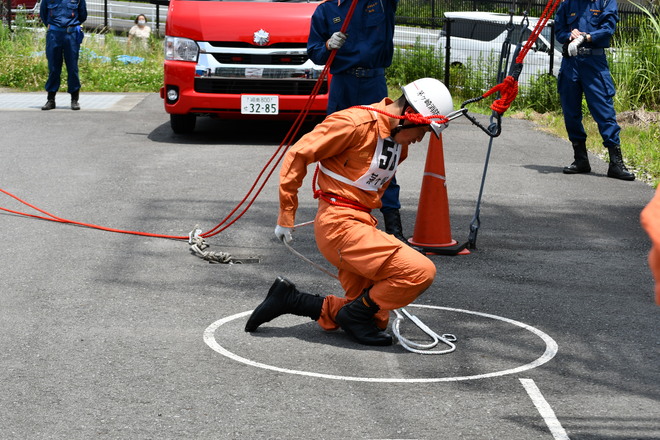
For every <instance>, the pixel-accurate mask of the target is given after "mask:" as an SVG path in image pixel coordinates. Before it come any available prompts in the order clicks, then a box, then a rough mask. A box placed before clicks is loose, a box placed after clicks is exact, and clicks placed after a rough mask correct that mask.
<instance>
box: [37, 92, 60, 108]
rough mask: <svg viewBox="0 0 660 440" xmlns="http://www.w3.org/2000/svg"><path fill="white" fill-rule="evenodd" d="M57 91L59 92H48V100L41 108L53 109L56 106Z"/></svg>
mask: <svg viewBox="0 0 660 440" xmlns="http://www.w3.org/2000/svg"><path fill="white" fill-rule="evenodd" d="M55 93H57V92H48V98H47V101H46V103H45V104H44V106H43V107H41V110H52V109H54V108H55Z"/></svg>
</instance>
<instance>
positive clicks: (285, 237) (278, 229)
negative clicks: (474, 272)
mask: <svg viewBox="0 0 660 440" xmlns="http://www.w3.org/2000/svg"><path fill="white" fill-rule="evenodd" d="M292 232H293V228H285V227H284V226H280V225H276V226H275V237H277V239H278V240H281V241H283V242H286V243H291V242H292V241H293V236H292V235H291V233H292Z"/></svg>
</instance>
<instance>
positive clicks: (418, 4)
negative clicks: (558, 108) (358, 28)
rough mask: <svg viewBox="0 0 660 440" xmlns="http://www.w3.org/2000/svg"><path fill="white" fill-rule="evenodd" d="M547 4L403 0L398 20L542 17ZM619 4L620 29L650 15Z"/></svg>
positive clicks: (435, 24) (642, 0)
mask: <svg viewBox="0 0 660 440" xmlns="http://www.w3.org/2000/svg"><path fill="white" fill-rule="evenodd" d="M636 3H638V4H640V5H642V6H644V7H646V8H647V9H649V10H650V11H652V12H654V13H655V14H658V13H659V12H660V10H659V7H658V4H657V2H655V3H652V2H650V1H648V0H639V1H637V2H636ZM546 5H547V1H546V0H527V1H515V0H510V1H506V0H442V1H440V0H400V2H399V7H398V10H397V19H396V20H397V24H402V25H409V26H419V27H426V28H431V29H440V28H442V27H443V25H444V23H445V21H444V13H445V12H448V11H461V12H462V11H484V12H503V13H509V12H513V13H514V14H515V15H523V14H524V13H527V15H529V16H531V17H540V16H541V14H542V13H543V10H544V9H545V7H546ZM618 7H619V17H620V19H621V21H620V23H619V25H618V26H617V32H618V33H635V32H636V31H637V29H638V28H639V26H640V24H641V23H642V22H643V21H644V20H646V16H645V15H644V13H643V12H641V11H640V10H639V9H638V8H637V7H636V6H635V5H633V4H631V3H630V2H628V1H627V0H619V2H618Z"/></svg>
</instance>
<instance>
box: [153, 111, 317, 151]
mask: <svg viewBox="0 0 660 440" xmlns="http://www.w3.org/2000/svg"><path fill="white" fill-rule="evenodd" d="M315 124H316V122H314V121H306V122H305V123H303V124H302V126H301V127H300V130H299V132H298V135H297V136H296V140H297V139H299V138H300V137H301V136H302V135H303V134H305V133H307V132H309V131H311V130H312V129H313V128H314V126H315ZM292 125H293V121H243V120H225V119H217V118H208V117H198V118H197V124H196V127H195V131H194V132H192V133H190V134H176V133H174V132H173V131H172V128H171V127H170V123H169V122H166V123H164V124H161V125H159V126H158V127H156V128H155V129H154V130H152V131H151V133H149V135H148V138H149V140H151V141H153V142H160V143H172V144H186V145H209V144H235V145H255V144H264V145H279V144H280V143H281V142H282V141H283V140H284V138H285V136H286V135H287V133H288V132H289V129H290V128H291V127H292Z"/></svg>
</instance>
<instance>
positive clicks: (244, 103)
mask: <svg viewBox="0 0 660 440" xmlns="http://www.w3.org/2000/svg"><path fill="white" fill-rule="evenodd" d="M279 104H280V99H279V96H273V95H241V114H244V115H276V114H278V113H279V111H280V106H279Z"/></svg>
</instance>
